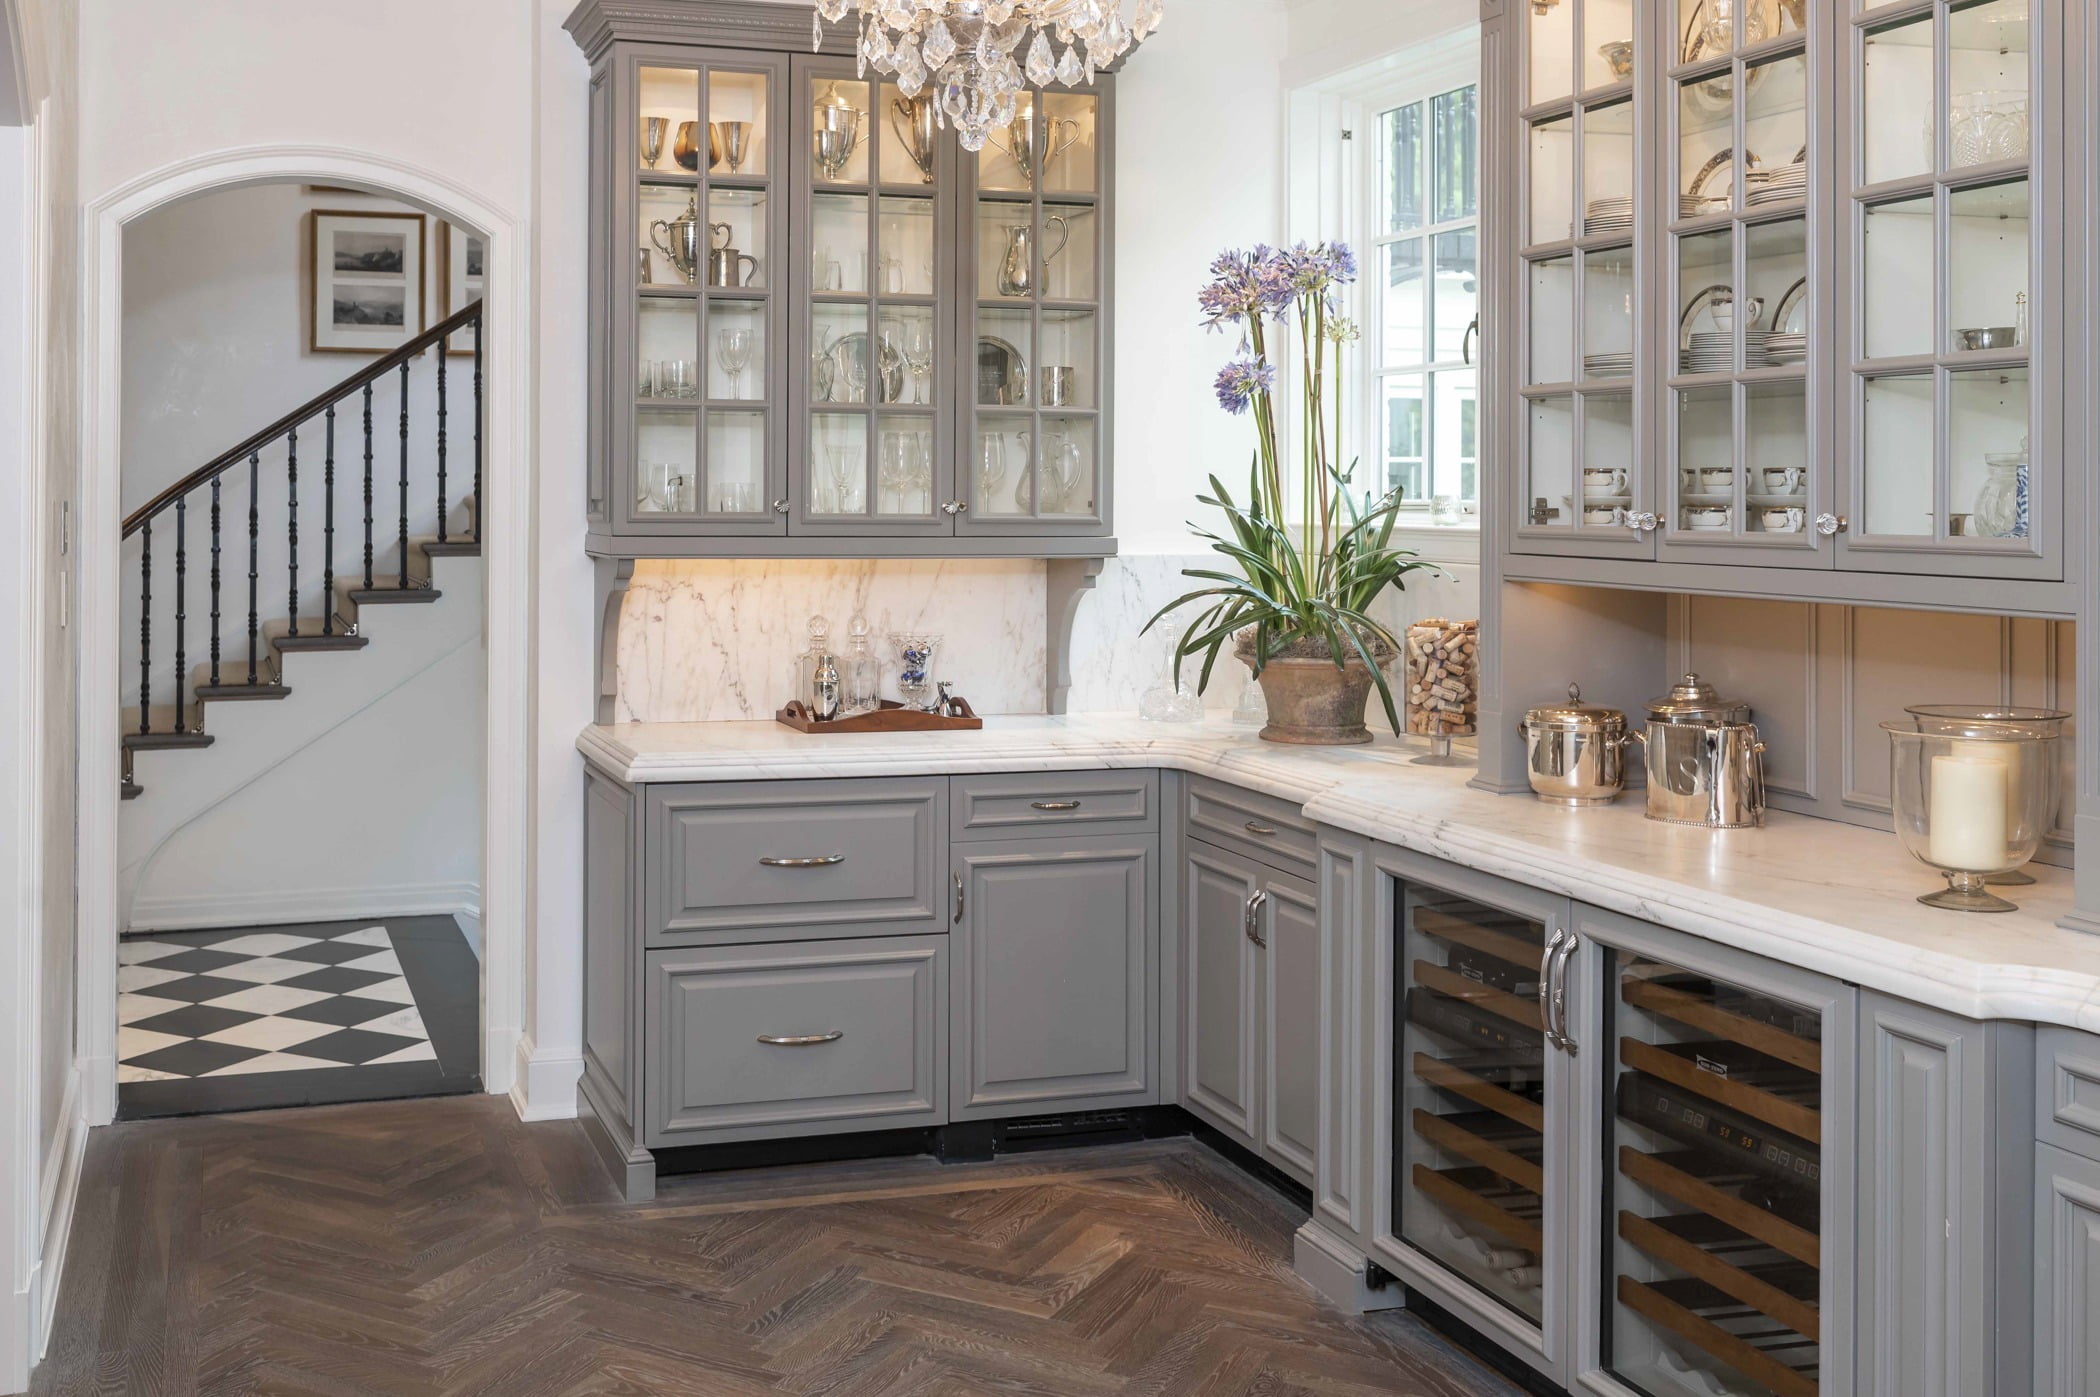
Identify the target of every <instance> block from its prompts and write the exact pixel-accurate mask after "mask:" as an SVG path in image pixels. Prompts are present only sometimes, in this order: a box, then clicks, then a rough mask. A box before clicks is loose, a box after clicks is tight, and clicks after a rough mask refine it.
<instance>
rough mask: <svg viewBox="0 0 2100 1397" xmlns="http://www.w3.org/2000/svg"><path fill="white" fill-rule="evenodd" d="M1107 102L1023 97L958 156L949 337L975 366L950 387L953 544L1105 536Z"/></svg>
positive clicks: (1056, 95)
mask: <svg viewBox="0 0 2100 1397" xmlns="http://www.w3.org/2000/svg"><path fill="white" fill-rule="evenodd" d="M1111 100H1112V99H1111V97H1110V95H1109V91H1108V89H1107V88H1106V87H1105V86H1102V87H1095V88H1089V89H1086V90H1084V91H1079V92H1065V91H1060V90H1055V89H1045V90H1040V91H1030V92H1024V93H1022V94H1021V97H1020V110H1019V112H1018V114H1017V115H1016V116H1015V118H1014V120H1013V122H1012V123H1011V124H1010V125H1008V126H1007V127H1005V128H1004V129H1002V130H998V131H994V132H993V133H992V137H991V139H990V140H989V141H987V142H986V143H985V146H984V149H983V150H981V151H979V152H977V153H976V154H975V155H972V154H970V153H969V152H967V151H965V152H962V153H961V157H960V158H961V160H962V163H963V166H964V168H965V171H966V173H967V175H968V178H969V184H970V188H971V190H972V196H971V201H970V207H969V209H968V212H967V218H966V222H967V225H968V226H967V227H966V228H965V229H964V230H963V236H962V239H961V242H962V246H963V248H964V249H965V251H964V253H963V268H962V278H963V281H964V283H965V285H964V288H963V291H962V294H961V296H960V297H959V304H960V306H961V316H960V323H959V326H958V332H957V333H958V336H959V338H960V340H961V342H962V343H964V344H968V345H972V346H974V350H975V352H974V355H973V356H970V357H969V358H967V359H966V361H965V366H966V367H973V368H974V376H973V377H972V378H971V379H970V380H969V381H968V382H966V383H964V384H962V385H961V394H962V410H961V413H960V419H961V421H962V423H963V439H962V446H963V450H962V452H961V453H960V456H959V459H958V462H957V469H958V471H959V472H960V475H961V479H960V480H959V482H958V485H959V490H958V494H959V496H960V498H961V499H962V500H963V501H964V502H965V503H966V504H967V506H968V508H967V509H966V510H965V511H964V512H963V514H962V517H961V520H960V522H959V525H958V529H959V531H960V532H963V533H969V534H993V535H997V534H1029V535H1042V534H1046V533H1048V534H1056V533H1078V534H1099V533H1104V532H1106V527H1107V526H1106V523H1105V514H1104V508H1103V499H1102V496H1103V489H1102V481H1103V475H1102V461H1103V456H1104V453H1105V452H1106V450H1107V449H1108V443H1107V441H1106V440H1105V438H1104V436H1103V433H1102V422H1103V419H1104V413H1105V411H1106V409H1107V407H1108V405H1109V393H1110V386H1111V379H1110V364H1109V347H1108V340H1107V336H1106V333H1105V322H1104V316H1103V314H1102V307H1103V305H1104V304H1105V302H1106V300H1107V294H1108V285H1107V278H1108V270H1109V257H1108V250H1109V243H1108V235H1107V229H1106V227H1105V221H1106V220H1105V216H1104V211H1103V206H1102V193H1103V178H1102V176H1103V172H1104V171H1105V169H1106V164H1105V149H1104V139H1105V136H1106V133H1107V131H1108V129H1109V116H1110V114H1109V111H1108V109H1107V104H1108V103H1109V102H1110V101H1111Z"/></svg>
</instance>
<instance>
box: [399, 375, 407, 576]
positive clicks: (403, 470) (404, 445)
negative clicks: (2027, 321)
mask: <svg viewBox="0 0 2100 1397" xmlns="http://www.w3.org/2000/svg"><path fill="white" fill-rule="evenodd" d="M399 542H400V545H401V590H402V591H404V592H405V591H407V590H408V365H407V364H403V365H402V366H401V533H400V537H399Z"/></svg>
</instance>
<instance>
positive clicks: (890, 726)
mask: <svg viewBox="0 0 2100 1397" xmlns="http://www.w3.org/2000/svg"><path fill="white" fill-rule="evenodd" d="M950 701H951V702H952V703H954V704H955V706H956V707H957V708H960V709H961V710H962V711H963V716H962V717H960V718H943V717H942V716H941V715H940V714H938V713H926V712H923V711H921V710H919V709H916V708H906V707H905V706H904V705H903V704H901V703H890V702H888V701H885V702H884V703H883V705H882V707H881V708H879V709H877V710H876V711H875V712H873V713H856V714H854V715H853V716H852V717H851V718H836V719H833V720H832V721H831V722H829V723H820V722H818V721H817V720H816V719H814V718H812V717H810V716H809V709H807V708H806V707H804V706H803V704H802V701H801V700H800V699H797V700H796V701H795V702H793V703H790V704H789V705H788V706H787V707H785V708H783V709H781V710H780V711H779V712H778V713H775V714H774V715H773V718H774V720H775V721H776V722H781V723H785V724H787V726H789V727H791V728H793V729H794V730H795V731H796V732H822V733H849V732H973V731H975V730H976V729H978V728H981V727H983V726H984V719H982V718H980V717H978V716H977V713H976V710H974V709H972V708H971V707H970V701H969V700H968V699H962V698H958V699H952V700H950Z"/></svg>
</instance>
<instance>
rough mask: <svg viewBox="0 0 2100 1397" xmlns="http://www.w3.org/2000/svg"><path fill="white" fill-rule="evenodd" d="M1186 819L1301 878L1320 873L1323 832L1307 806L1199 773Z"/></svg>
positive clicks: (1194, 832)
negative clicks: (1316, 828) (1314, 823)
mask: <svg viewBox="0 0 2100 1397" xmlns="http://www.w3.org/2000/svg"><path fill="white" fill-rule="evenodd" d="M1186 820H1187V829H1188V833H1189V835H1190V836H1191V837H1193V838H1196V839H1201V840H1204V841H1206V842H1207V843H1211V844H1215V845H1219V846H1220V847H1223V848H1226V849H1236V850H1238V851H1240V852H1241V853H1244V854H1246V855H1248V856H1249V857H1252V858H1256V859H1259V860H1261V861H1262V862H1263V863H1265V864H1267V865H1269V866H1270V867H1271V868H1275V869H1279V870H1281V871H1282V872H1285V873H1289V874H1293V875H1295V876H1297V877H1300V878H1306V879H1310V878H1312V877H1314V876H1315V865H1316V863H1317V861H1318V859H1319V851H1320V840H1319V836H1318V835H1317V834H1315V833H1314V831H1313V827H1312V824H1311V822H1310V821H1308V820H1307V819H1306V818H1305V812H1304V811H1303V810H1301V809H1300V808H1299V807H1298V806H1295V805H1293V804H1291V803H1290V802H1289V801H1285V800H1278V799H1276V798H1275V797H1274V796H1265V795H1258V794H1256V793H1255V792H1253V791H1243V790H1241V789H1239V788H1238V787H1237V786H1227V785H1225V784H1223V783H1222V782H1218V781H1209V780H1205V779H1203V778H1201V777H1193V778H1191V779H1190V780H1189V783H1188V797H1187V801H1186Z"/></svg>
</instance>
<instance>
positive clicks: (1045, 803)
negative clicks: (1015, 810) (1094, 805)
mask: <svg viewBox="0 0 2100 1397" xmlns="http://www.w3.org/2000/svg"><path fill="white" fill-rule="evenodd" d="M1029 808H1030V809H1031V810H1047V811H1049V812H1050V813H1052V814H1056V813H1058V812H1059V811H1063V810H1077V809H1078V808H1079V802H1078V801H1076V800H1038V801H1035V802H1033V803H1032V804H1031V805H1030V806H1029Z"/></svg>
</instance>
